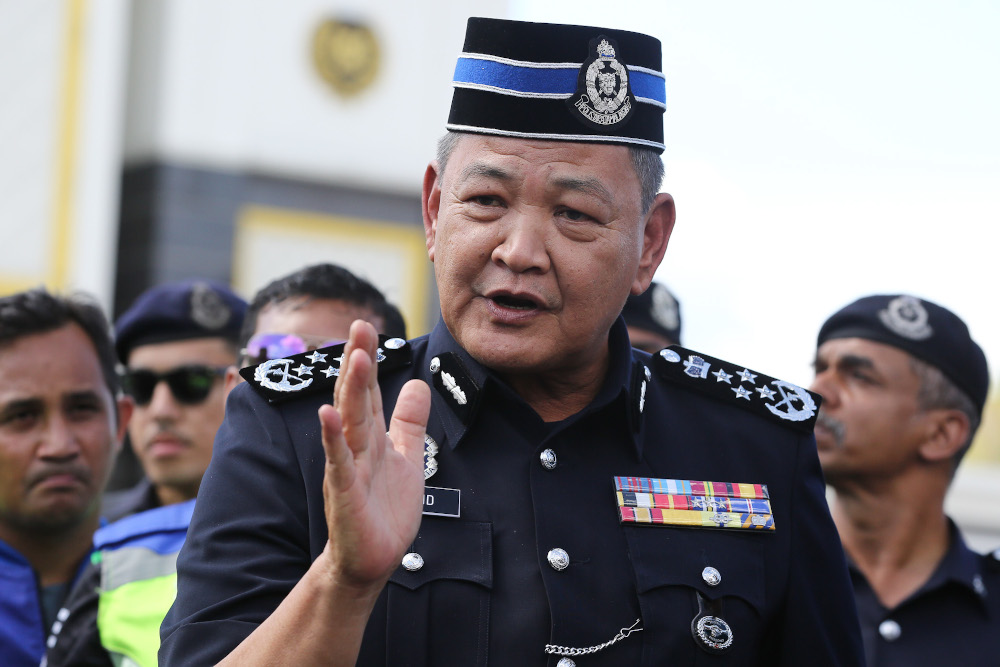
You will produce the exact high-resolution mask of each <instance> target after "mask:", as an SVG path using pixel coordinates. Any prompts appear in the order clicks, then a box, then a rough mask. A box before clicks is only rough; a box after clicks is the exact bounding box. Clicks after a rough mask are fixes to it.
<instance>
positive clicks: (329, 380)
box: [240, 336, 412, 403]
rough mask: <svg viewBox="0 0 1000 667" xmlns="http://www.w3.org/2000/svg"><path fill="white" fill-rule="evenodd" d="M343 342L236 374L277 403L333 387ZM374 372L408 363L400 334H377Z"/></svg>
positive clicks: (409, 357) (409, 352) (407, 347)
mask: <svg viewBox="0 0 1000 667" xmlns="http://www.w3.org/2000/svg"><path fill="white" fill-rule="evenodd" d="M345 346H346V343H340V344H338V345H331V346H329V347H324V348H320V349H318V350H310V351H309V352H300V353H299V354H293V355H292V356H290V357H283V358H281V359H268V360H267V361H265V362H264V363H262V364H257V365H256V366H247V367H246V368H241V369H240V375H242V376H243V379H244V380H246V381H247V382H248V383H249V384H250V386H251V387H253V388H254V390H255V391H256V392H257V393H258V394H260V395H261V396H263V397H264V398H266V399H267V402H268V403H281V402H283V401H287V400H290V399H293V398H296V397H298V396H304V395H306V394H313V393H316V392H318V391H333V386H334V385H335V384H336V383H337V378H338V377H339V376H340V362H341V361H343V359H344V347H345ZM376 359H377V361H378V373H379V375H382V374H384V373H386V372H388V371H392V370H395V369H397V368H403V367H404V366H409V365H410V364H411V363H412V350H411V349H410V344H409V343H407V342H406V341H405V340H403V339H402V338H387V337H385V336H379V347H378V350H377V352H376Z"/></svg>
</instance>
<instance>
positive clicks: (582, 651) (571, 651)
mask: <svg viewBox="0 0 1000 667" xmlns="http://www.w3.org/2000/svg"><path fill="white" fill-rule="evenodd" d="M639 621H640V619H638V618H637V619H635V623H633V624H632V625H631V626H629V627H627V628H622V629H621V630H619V631H618V634H617V635H615V636H614V637H612V638H611V641H606V642H604V643H603V644H598V645H597V646H588V647H587V648H573V647H571V646H556V645H555V644H546V645H545V652H546V653H547V654H549V655H562V656H570V655H590V654H591V653H597V652H598V651H602V650H604V649H606V648H607V647H609V646H611V645H612V644H616V643H618V642H620V641H621V640H623V639H625V638H626V637H628V636H629V635H630V634H632V633H633V632H642V628H637V627H635V626H637V625H639Z"/></svg>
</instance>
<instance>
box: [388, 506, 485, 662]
mask: <svg viewBox="0 0 1000 667" xmlns="http://www.w3.org/2000/svg"><path fill="white" fill-rule="evenodd" d="M492 588H493V531H492V526H491V524H489V523H485V522H474V521H458V520H454V519H443V518H442V519H437V518H434V517H424V519H423V521H422V523H421V526H420V533H419V534H418V535H417V539H416V540H415V541H414V543H413V548H412V551H411V552H410V553H408V554H407V555H406V557H404V559H403V565H401V566H400V567H399V569H397V570H396V572H394V573H393V575H392V576H391V577H390V578H389V586H388V588H387V595H388V597H387V617H386V625H387V627H386V631H387V633H386V636H387V638H389V639H388V641H387V653H386V655H387V664H390V665H413V666H415V667H416V666H419V665H432V664H448V665H485V664H486V656H487V649H488V645H489V642H488V640H489V618H490V591H491V590H492Z"/></svg>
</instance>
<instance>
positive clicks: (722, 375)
mask: <svg viewBox="0 0 1000 667" xmlns="http://www.w3.org/2000/svg"><path fill="white" fill-rule="evenodd" d="M712 375H714V376H715V381H716V382H725V383H726V384H732V383H731V382H730V380H731V379H732V377H733V376H732V375H730V374H729V373H727V372H726V371H724V370H722V369H721V368H720V369H719V370H717V371H715V372H714V373H712Z"/></svg>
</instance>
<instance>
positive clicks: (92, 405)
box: [66, 398, 103, 421]
mask: <svg viewBox="0 0 1000 667" xmlns="http://www.w3.org/2000/svg"><path fill="white" fill-rule="evenodd" d="M102 411H103V408H102V406H101V404H100V402H99V401H98V400H97V399H91V398H80V399H76V400H74V401H71V402H69V403H68V404H67V405H66V414H67V415H68V416H69V418H70V419H75V420H78V421H80V420H85V419H90V418H91V417H93V416H94V415H98V414H101V412H102Z"/></svg>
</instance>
